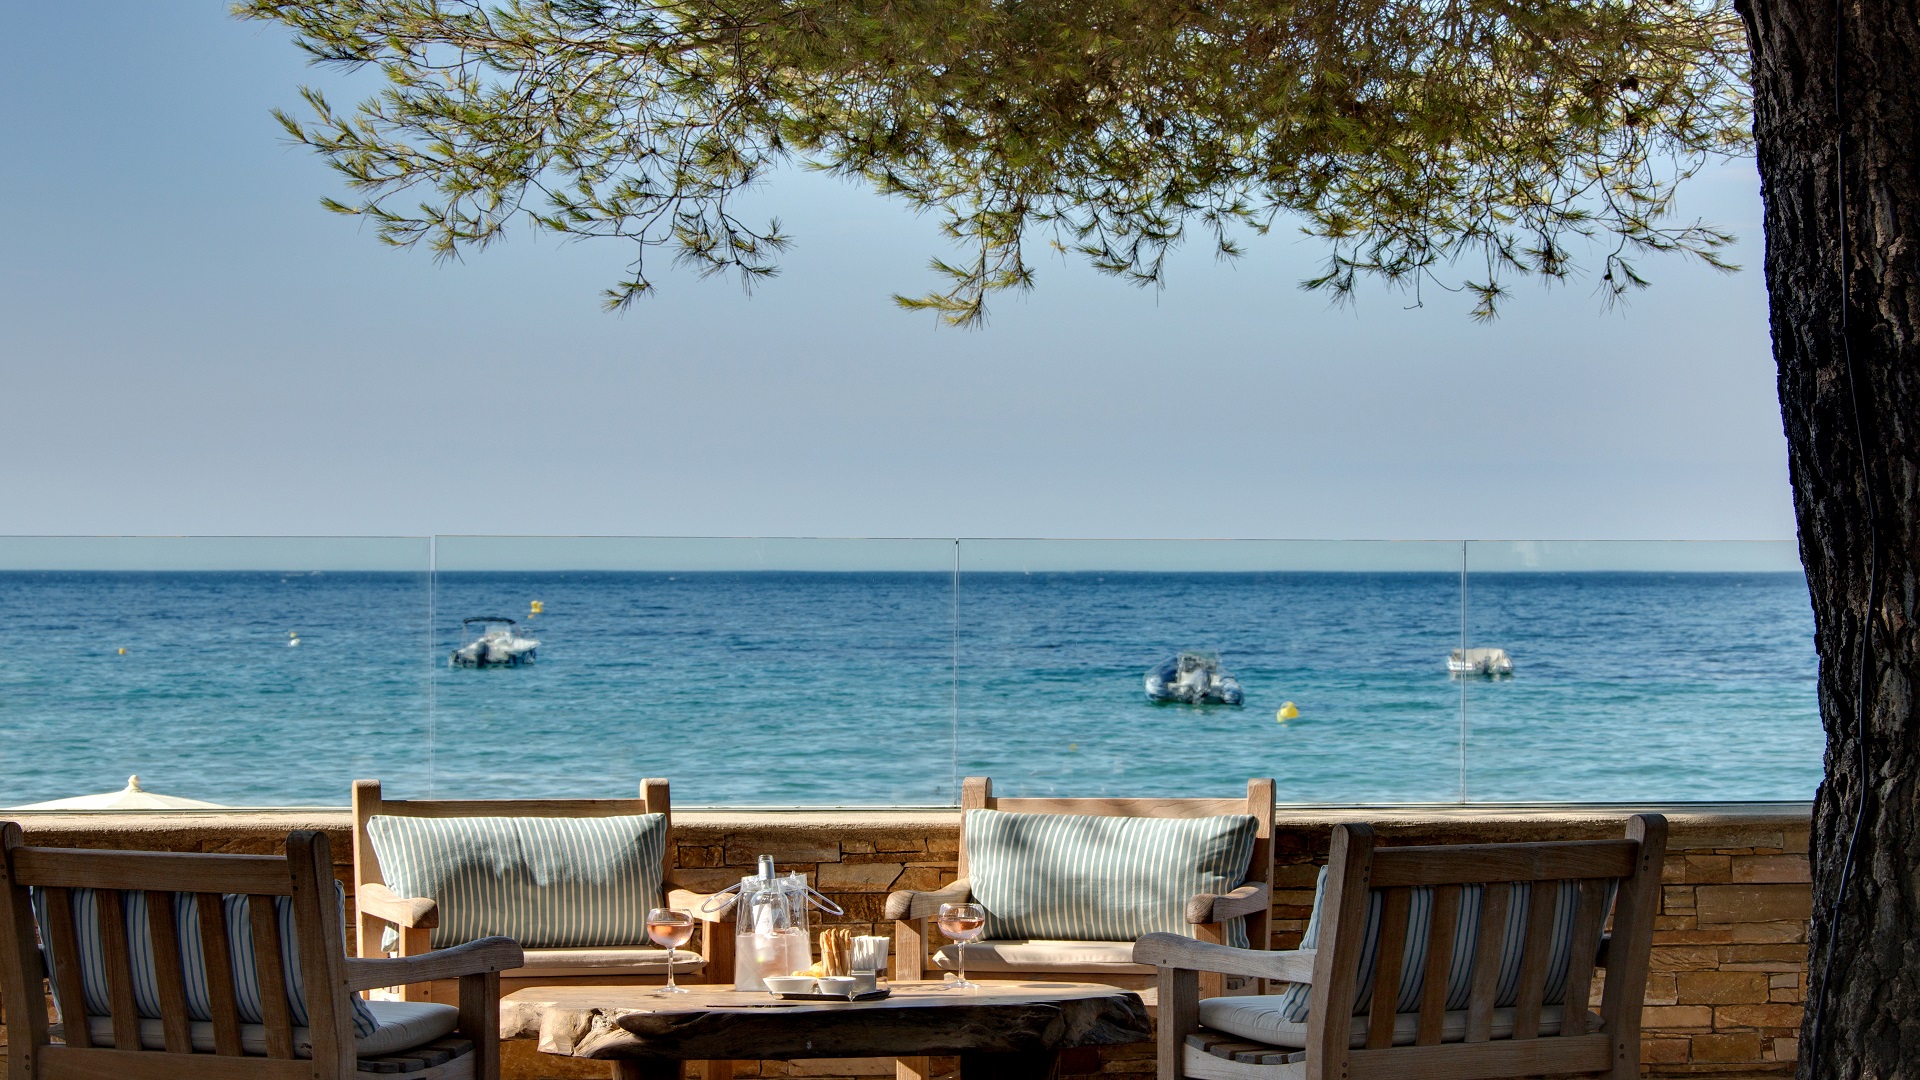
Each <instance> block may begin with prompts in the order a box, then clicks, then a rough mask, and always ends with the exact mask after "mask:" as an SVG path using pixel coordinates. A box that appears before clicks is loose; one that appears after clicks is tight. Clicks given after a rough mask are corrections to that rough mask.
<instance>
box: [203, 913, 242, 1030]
mask: <svg viewBox="0 0 1920 1080" xmlns="http://www.w3.org/2000/svg"><path fill="white" fill-rule="evenodd" d="M194 907H195V908H197V909H198V911H199V918H200V948H201V956H202V959H203V960H204V966H205V967H206V970H207V1011H208V1014H209V1016H210V1017H211V1018H212V1020H213V1052H214V1053H216V1054H222V1055H226V1056H229V1057H238V1056H239V1055H240V1052H241V1051H240V999H239V997H238V995H236V994H235V993H234V990H233V941H232V939H230V938H229V937H228V936H227V912H226V905H225V904H224V903H222V897H221V895H220V894H219V893H204V892H203V893H200V894H199V895H198V896H197V897H196V898H195V900H194Z"/></svg>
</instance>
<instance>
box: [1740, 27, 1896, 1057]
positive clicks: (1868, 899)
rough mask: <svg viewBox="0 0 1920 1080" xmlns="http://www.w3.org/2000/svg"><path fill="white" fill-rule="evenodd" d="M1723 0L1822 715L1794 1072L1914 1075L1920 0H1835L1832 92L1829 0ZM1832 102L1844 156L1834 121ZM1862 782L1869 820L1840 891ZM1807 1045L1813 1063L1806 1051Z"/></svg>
mask: <svg viewBox="0 0 1920 1080" xmlns="http://www.w3.org/2000/svg"><path fill="white" fill-rule="evenodd" d="M1739 7H1740V13H1741V15H1742V16H1743V17H1744V18H1745V19H1746V22H1747V32H1748V38H1749V42H1750V46H1751V48H1752V50H1753V61H1754V74H1753V77H1754V105H1755V116H1754V131H1755V135H1756V136H1757V139H1758V143H1759V164H1760V176H1761V180H1762V185H1763V193H1764V198H1765V202H1766V238H1767V256H1766V273H1767V290H1768V293H1769V295H1770V297H1771V313H1772V323H1773V349H1774V359H1775V361H1776V363H1777V364H1778V368H1779V382H1780V412H1781V416H1782V419H1783V420H1784V422H1785V426H1786V435H1787V444H1788V464H1789V468H1790V471H1791V475H1792V481H1793V494H1794V510H1795V514H1796V517H1797V519H1798V522H1799V529H1800V555H1801V560H1802V562H1803V563H1804V564H1805V565H1806V569H1807V583H1808V586H1809V589H1810V590H1811V592H1812V595H1813V614H1814V628H1815V640H1816V643H1817V647H1818V650H1819V654H1820V715H1821V717H1822V719H1823V722H1824V723H1825V725H1826V729H1827V760H1826V778H1825V781H1824V782H1823V783H1822V784H1821V785H1820V792H1819V795H1818V797H1817V799H1816V801H1815V804H1814V816H1813V883H1814V885H1813V887H1814V917H1813V928H1812V934H1811V946H1810V959H1811V961H1812V970H1811V973H1810V986H1809V988H1808V995H1807V1002H1808V1014H1807V1021H1806V1023H1805V1025H1804V1027H1803V1030H1802V1036H1801V1041H1800V1059H1801V1065H1800V1074H1801V1075H1802V1076H1803V1077H1808V1078H1810V1080H1813V1078H1819V1080H1824V1078H1826V1077H1845V1078H1849V1080H1869V1078H1871V1080H1885V1078H1892V1077H1897V1076H1916V1075H1920V815H1917V814H1916V813H1915V810H1916V805H1915V798H1916V790H1915V779H1916V777H1920V731H1916V730H1915V727H1914V719H1915V711H1914V688H1915V676H1916V675H1920V649H1916V641H1915V637H1914V611H1915V602H1916V593H1917V592H1920V491H1917V490H1916V488H1917V487H1920V484H1917V483H1916V479H1917V476H1920V474H1917V471H1916V463H1917V462H1920V429H1917V428H1916V424H1920V337H1917V336H1916V327H1920V291H1916V287H1917V286H1920V281H1916V270H1917V269H1920V267H1916V262H1915V260H1916V258H1920V92H1917V91H1920V11H1916V9H1915V6H1914V4H1913V3H1911V2H1900V0H1885V2H1874V0H1840V9H1839V13H1838V14H1839V18H1840V20H1841V25H1842V26H1843V29H1844V38H1843V40H1842V41H1841V43H1840V44H1839V47H1838V55H1839V57H1840V60H1841V64H1842V65H1843V66H1842V67H1841V68H1840V74H1839V82H1840V85H1841V102H1840V107H1839V108H1838V109H1837V110H1836V107H1835V101H1834V82H1835V56H1836V46H1835V38H1834V25H1835V14H1836V13H1835V7H1834V0H1740V2H1739ZM1842 124H1844V131H1845V135H1846V144H1845V158H1844V162H1842V161H1841V159H1840V157H1839V155H1838V153H1837V151H1838V145H1837V140H1836V136H1837V134H1838V133H1839V132H1840V131H1841V130H1842ZM1842 166H1843V172H1844V181H1845V191H1844V203H1843V202H1842V191H1841V187H1840V180H1841V179H1842V172H1841V171H1839V170H1840V169H1841V167H1842ZM1842 228H1844V229H1845V230H1846V233H1845V236H1846V244H1847V247H1848V250H1847V258H1846V266H1845V267H1844V272H1845V274H1846V284H1847V287H1848V289H1849V290H1850V292H1851V299H1850V301H1849V302H1848V303H1847V304H1846V305H1845V307H1846V312H1845V319H1846V325H1847V326H1848V330H1847V332H1846V334H1845V343H1846V344H1847V345H1850V347H1851V349H1852V354H1853V370H1854V371H1855V372H1857V374H1858V377H1859V383H1858V386H1855V384H1854V381H1853V379H1852V378H1850V377H1849V367H1848V363H1847V360H1846V353H1845V351H1844V349H1843V341H1842V333H1841V327H1842V291H1841V280H1840V273H1841V270H1842V267H1841V229H1842ZM1856 391H1857V395H1858V401H1859V409H1858V424H1857V425H1856V415H1855V407H1854V396H1855V393H1856ZM1863 447H1864V450H1865V453H1864V458H1865V461H1866V466H1865V468H1864V470H1863V468H1862V457H1863V455H1862V448H1863ZM1869 493H1870V494H1871V503H1872V506H1873V513H1872V515H1871V517H1872V520H1870V515H1869V505H1870V504H1869V500H1868V496H1869ZM1876 525H1877V529H1878V536H1877V540H1873V539H1870V537H1872V531H1873V529H1874V527H1875V526H1876ZM1870 551H1871V554H1872V555H1873V556H1874V557H1875V558H1877V560H1878V568H1877V575H1876V576H1877V577H1878V579H1879V582H1880V595H1879V598H1878V601H1877V603H1876V605H1875V609H1874V611H1873V613H1872V619H1871V630H1872V642H1871V645H1870V647H1869V654H1868V655H1869V660H1868V663H1867V671H1866V679H1867V686H1868V691H1867V694H1866V697H1867V706H1868V713H1867V722H1866V727H1865V739H1864V742H1865V745H1864V747H1863V746H1862V744H1861V740H1860V739H1859V738H1857V737H1856V729H1855V707H1856V704H1857V701H1858V697H1859V695H1858V693H1857V688H1858V686H1859V683H1860V678H1861V669H1860V657H1861V635H1862V632H1863V630H1864V629H1865V628H1866V626H1867V623H1866V622H1865V621H1864V620H1863V615H1864V614H1865V612H1866V608H1867V604H1868V595H1869V593H1868V562H1869V554H1870ZM1863 750H1864V759H1865V761H1866V762H1867V765H1866V769H1865V776H1864V777H1863V776H1862V769H1861V767H1860V764H1859V762H1860V761H1861V759H1862V751H1863ZM1863 780H1864V785H1863ZM1863 786H1864V791H1865V795H1866V823H1865V828H1864V830H1863V831H1862V833H1861V835H1860V845H1859V852H1858V855H1857V861H1856V865H1855V869H1854V872H1853V878H1852V882H1851V884H1850V885H1849V887H1848V889H1847V891H1846V894H1845V895H1844V896H1842V895H1840V881H1841V875H1842V871H1843V866H1844V864H1845V863H1846V861H1847V848H1848V844H1849V841H1850V839H1851V837H1852V834H1853V822H1854V815H1855V812H1856V810H1857V809H1858V808H1859V806H1860V797H1861V794H1862V791H1863ZM1829 948H1830V949H1831V950H1832V966H1831V968H1830V969H1828V970H1830V975H1831V985H1830V986H1828V987H1827V1001H1826V1008H1825V1017H1824V1021H1823V1022H1822V1023H1821V1024H1820V1025H1819V1029H1818V1034H1817V1035H1816V1034H1815V1023H1814V1019H1813V1009H1812V1004H1813V1002H1814V1000H1815V998H1816V997H1817V996H1818V994H1819V993H1820V990H1821V984H1822V982H1823V969H1822V962H1823V961H1824V959H1825V957H1826V955H1827V950H1828V949H1829ZM1816 1039H1817V1041H1818V1042H1819V1044H1820V1045H1819V1046H1818V1047H1815V1046H1814V1045H1813V1044H1814V1042H1815V1040H1816ZM1816 1055H1817V1058H1818V1062H1817V1065H1816V1064H1815V1063H1814V1062H1813V1061H1812V1060H1810V1059H1812V1058H1814V1057H1815V1056H1816Z"/></svg>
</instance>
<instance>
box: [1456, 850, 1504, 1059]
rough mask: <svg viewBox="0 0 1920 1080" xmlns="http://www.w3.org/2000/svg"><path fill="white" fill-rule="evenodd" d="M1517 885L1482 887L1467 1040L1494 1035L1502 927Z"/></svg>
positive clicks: (1468, 994)
mask: <svg viewBox="0 0 1920 1080" xmlns="http://www.w3.org/2000/svg"><path fill="white" fill-rule="evenodd" d="M1513 892H1514V890H1513V886H1511V885H1508V884H1505V883H1503V882H1494V883H1492V884H1489V885H1488V886H1487V887H1486V888H1484V889H1482V890H1480V937H1479V939H1478V940H1477V941H1475V942H1474V948H1473V985H1472V987H1471V988H1470V989H1469V990H1468V992H1467V1041H1468V1042H1486V1041H1487V1040H1489V1039H1491V1038H1493V1003H1494V1000H1495V999H1496V998H1497V997H1498V996H1499V993H1500V949H1501V947H1502V946H1503V945H1504V944H1505V942H1504V940H1503V939H1504V937H1505V935H1504V934H1503V933H1501V932H1500V929H1499V928H1501V927H1504V926H1506V925H1507V907H1508V905H1510V904H1511V903H1512V902H1513Z"/></svg>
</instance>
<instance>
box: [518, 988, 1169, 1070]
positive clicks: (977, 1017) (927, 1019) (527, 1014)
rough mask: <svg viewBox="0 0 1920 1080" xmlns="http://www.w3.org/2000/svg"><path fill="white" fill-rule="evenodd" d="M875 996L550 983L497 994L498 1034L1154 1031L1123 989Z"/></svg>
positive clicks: (1030, 1038) (962, 1051) (871, 1049)
mask: <svg viewBox="0 0 1920 1080" xmlns="http://www.w3.org/2000/svg"><path fill="white" fill-rule="evenodd" d="M891 985H892V989H893V995H892V996H891V997H888V998H885V999H883V1000H880V1001H850V1002H813V1001H807V1002H795V1001H786V1000H783V999H780V998H776V997H773V996H772V995H770V994H767V993H764V992H759V991H736V990H734V989H732V988H731V987H728V986H689V987H688V988H687V989H688V990H689V992H688V993H685V994H672V995H668V994H661V993H659V991H658V988H657V987H652V986H547V987H533V988H530V989H526V990H519V991H516V992H514V993H512V994H509V995H507V996H506V997H504V998H501V999H500V1019H501V1032H500V1034H501V1037H502V1038H528V1037H531V1036H536V1035H537V1036H538V1038H539V1040H540V1049H541V1050H542V1051H544V1052H546V1053H549V1054H564V1055H568V1056H571V1057H581V1058H599V1059H614V1060H620V1059H649V1058H650V1059H655V1060H660V1059H670V1060H675V1061H704V1060H714V1059H726V1058H734V1059H743V1058H763V1059H772V1060H788V1059H793V1058H815V1057H896V1056H897V1057H915V1056H923V1055H936V1054H937V1055H947V1054H958V1055H963V1056H977V1055H1002V1054H1011V1055H1021V1056H1036V1057H1050V1056H1051V1055H1053V1054H1055V1053H1057V1052H1058V1051H1060V1050H1064V1049H1068V1048H1071V1047H1077V1046H1107V1045H1114V1044H1118V1043H1132V1042H1143V1041H1145V1040H1147V1039H1148V1038H1151V1037H1152V1030H1151V1028H1150V1027H1149V1026H1148V1023H1147V1010H1146V1006H1145V1005H1143V1004H1142V1003H1141V1001H1140V996H1139V995H1138V994H1135V993H1134V992H1132V991H1130V990H1122V989H1120V988H1118V987H1113V986H1103V985H1100V984H1096V983H1050V982H1019V981H999V982H986V981H982V982H981V983H980V988H979V989H977V990H948V989H945V988H944V984H942V983H938V982H896V983H893V984H891Z"/></svg>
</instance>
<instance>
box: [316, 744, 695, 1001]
mask: <svg viewBox="0 0 1920 1080" xmlns="http://www.w3.org/2000/svg"><path fill="white" fill-rule="evenodd" d="M638 814H660V815H662V816H663V817H665V818H666V821H665V828H666V835H665V838H664V839H663V840H662V842H661V857H660V858H661V861H660V882H661V889H660V892H661V895H662V896H663V897H664V898H665V900H666V903H667V906H669V907H676V908H685V909H687V910H690V911H692V912H693V914H694V918H695V919H696V920H698V921H699V922H700V924H701V925H702V926H703V927H704V929H703V930H702V932H701V934H700V952H699V954H698V955H697V956H696V955H693V954H689V953H678V954H677V955H676V957H675V960H674V970H675V974H676V975H677V976H678V977H680V978H682V979H686V980H689V981H692V982H731V981H733V933H732V930H731V928H730V927H726V926H722V925H720V924H721V923H722V922H725V921H727V920H729V919H730V918H731V915H730V913H729V911H728V909H726V908H720V909H719V910H717V911H711V912H710V911H706V910H704V906H705V901H706V900H707V898H708V895H709V894H705V893H697V892H692V891H690V890H687V889H682V888H679V887H677V886H676V885H675V883H674V878H673V873H674V870H675V869H676V866H677V861H676V858H675V853H676V849H675V847H674V844H673V827H672V823H673V818H672V808H671V800H670V798H669V795H668V790H667V782H666V781H665V780H642V781H641V782H640V793H639V798H637V799H459V800H454V799H435V800H429V799H389V798H385V797H384V796H382V795H381V793H380V781H378V780H356V781H354V784H353V874H354V881H355V883H356V886H357V892H356V896H357V899H358V901H359V913H360V923H359V929H360V933H359V951H360V955H361V956H366V957H376V956H380V955H383V952H384V951H387V950H390V951H392V952H393V953H394V954H395V955H398V956H402V957H411V956H419V955H423V954H427V953H429V951H430V950H432V949H433V947H434V946H433V944H432V938H433V935H434V931H435V930H436V929H439V928H440V926H441V920H442V918H443V917H444V915H445V913H444V912H443V911H442V910H441V906H440V903H439V901H438V900H437V899H436V898H434V897H429V896H400V895H397V894H396V893H395V892H394V891H393V890H392V889H390V888H388V887H387V879H386V877H385V876H383V875H382V872H381V867H380V856H379V853H378V852H377V851H376V850H375V847H374V843H373V839H372V837H371V835H370V833H369V826H368V822H369V821H370V820H371V819H372V818H374V817H376V816H384V817H403V818H433V819H439V820H442V821H449V820H457V819H461V818H481V817H488V818H496V817H510V818H529V819H536V818H558V819H582V818H609V817H618V816H623V815H638ZM641 902H642V903H644V902H645V901H641ZM716 906H717V905H716ZM645 914H646V912H644V911H641V912H639V915H640V916H641V917H644V916H645ZM467 922H468V924H469V925H471V923H472V920H467ZM388 927H392V928H393V931H394V932H393V933H392V934H388V932H387V928H388ZM483 929H485V930H486V931H487V932H495V931H496V929H497V928H493V927H484V928H483ZM635 937H636V940H633V941H631V942H619V943H615V944H608V945H598V946H588V947H572V948H528V949H526V950H525V951H526V962H525V964H524V965H523V966H522V967H520V968H519V969H518V970H515V971H512V972H509V973H508V975H507V977H505V978H503V979H502V984H503V986H504V991H503V992H505V993H512V992H513V991H514V990H517V989H520V988H523V987H526V986H536V985H537V986H555V985H568V984H599V985H608V984H612V985H633V984H647V983H656V982H661V983H663V982H665V981H666V971H667V951H666V950H665V949H661V948H658V947H656V946H654V945H653V944H652V943H651V942H649V941H648V940H647V939H646V936H645V934H644V932H641V933H639V934H637V935H635ZM383 941H384V942H385V944H383ZM453 993H454V987H453V986H452V984H450V983H446V982H435V983H432V984H411V985H407V986H403V987H402V989H401V996H402V998H403V1000H407V1001H448V1000H451V999H452V994H453Z"/></svg>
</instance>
